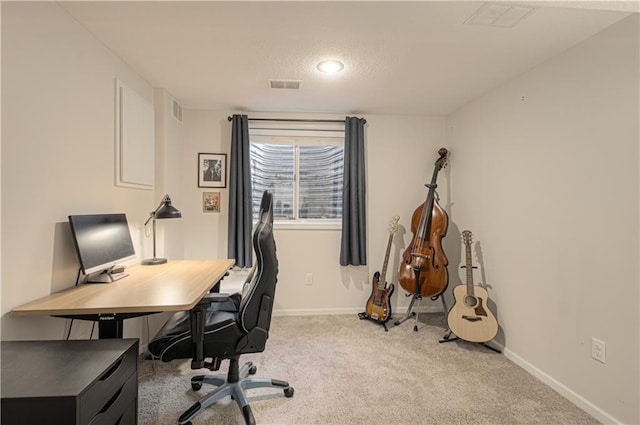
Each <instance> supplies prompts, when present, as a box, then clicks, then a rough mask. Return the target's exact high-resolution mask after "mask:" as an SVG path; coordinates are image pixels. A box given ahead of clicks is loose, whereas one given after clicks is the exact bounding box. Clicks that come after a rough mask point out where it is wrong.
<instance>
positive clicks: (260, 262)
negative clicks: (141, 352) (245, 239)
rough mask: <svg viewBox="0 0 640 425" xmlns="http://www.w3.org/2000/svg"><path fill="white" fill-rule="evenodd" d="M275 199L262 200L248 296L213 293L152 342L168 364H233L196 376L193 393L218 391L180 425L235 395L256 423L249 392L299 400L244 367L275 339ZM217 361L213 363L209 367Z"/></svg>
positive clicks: (283, 384)
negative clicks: (266, 390) (223, 372)
mask: <svg viewBox="0 0 640 425" xmlns="http://www.w3.org/2000/svg"><path fill="white" fill-rule="evenodd" d="M272 204H273V201H272V195H271V193H270V192H268V191H265V192H264V193H263V195H262V202H261V205H260V213H259V218H258V223H257V224H256V226H255V229H254V233H253V249H254V252H255V254H256V264H255V266H254V269H253V271H252V272H251V273H250V274H249V277H248V278H247V280H246V282H245V284H244V288H243V290H242V294H241V295H240V294H234V296H229V295H227V294H219V293H209V294H207V295H206V296H205V297H204V298H203V299H202V300H201V301H200V302H199V303H198V305H197V306H196V307H194V308H193V309H192V310H191V311H189V312H179V313H176V314H175V315H174V316H172V317H171V318H170V319H169V321H167V323H166V324H165V325H164V326H163V327H162V329H160V331H159V332H158V334H157V335H156V337H155V338H154V339H153V340H152V341H151V342H150V343H149V352H150V353H151V354H152V355H153V356H154V357H157V358H159V359H160V360H162V361H165V362H168V361H171V360H173V359H184V358H191V359H192V361H191V368H192V369H200V368H203V367H206V368H208V369H209V370H212V371H215V370H218V369H219V368H220V363H221V362H222V360H224V359H229V362H230V363H229V371H228V374H227V377H226V379H225V378H224V376H212V375H204V376H195V377H193V378H191V388H192V389H193V390H194V391H198V390H200V388H202V385H203V384H212V385H215V386H217V388H216V389H215V390H214V391H212V392H210V393H208V394H207V395H205V396H204V397H203V398H201V399H200V401H198V402H196V403H195V404H194V405H193V406H191V407H190V408H189V409H188V410H187V411H186V412H184V413H183V414H182V416H180V418H179V419H178V424H179V425H187V424H191V422H190V421H191V419H193V417H195V416H196V415H198V414H199V413H200V412H202V411H203V410H204V409H206V408H207V407H208V406H210V405H212V404H213V403H215V402H216V401H218V400H220V399H222V398H224V397H226V396H231V398H232V399H233V400H235V401H236V403H237V404H238V406H239V407H240V409H241V410H242V414H243V416H244V420H245V422H246V423H247V424H249V425H253V424H255V419H254V417H253V413H252V412H251V407H250V406H249V401H248V400H247V397H246V395H245V390H249V389H252V388H261V387H276V388H281V389H283V390H284V394H285V396H286V397H292V396H293V392H294V390H293V387H290V386H289V384H288V383H287V382H284V381H280V380H276V379H261V378H249V377H247V376H248V375H253V374H255V373H256V370H257V368H256V366H254V365H253V364H252V363H251V362H247V363H245V364H244V365H243V366H242V367H241V368H240V367H239V358H240V355H241V354H245V353H256V352H262V351H264V349H265V345H266V342H267V338H268V337H269V326H270V324H271V312H272V309H273V298H274V294H275V289H276V282H277V275H278V259H277V257H276V245H275V241H274V239H273V229H272V226H273V210H272ZM205 358H211V359H212V361H211V362H205Z"/></svg>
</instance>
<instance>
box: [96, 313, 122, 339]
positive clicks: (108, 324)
mask: <svg viewBox="0 0 640 425" xmlns="http://www.w3.org/2000/svg"><path fill="white" fill-rule="evenodd" d="M122 328H123V319H119V318H116V317H115V316H112V315H105V316H100V318H99V319H98V338H99V339H107V338H122Z"/></svg>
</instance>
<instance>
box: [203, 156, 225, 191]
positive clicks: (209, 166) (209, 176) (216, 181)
mask: <svg viewBox="0 0 640 425" xmlns="http://www.w3.org/2000/svg"><path fill="white" fill-rule="evenodd" d="M198 187H222V188H225V187H227V154H226V153H199V154H198Z"/></svg>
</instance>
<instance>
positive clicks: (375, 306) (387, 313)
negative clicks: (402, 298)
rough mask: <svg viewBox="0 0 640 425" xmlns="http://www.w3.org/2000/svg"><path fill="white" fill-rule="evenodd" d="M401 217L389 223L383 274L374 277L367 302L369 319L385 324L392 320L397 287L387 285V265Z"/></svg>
mask: <svg viewBox="0 0 640 425" xmlns="http://www.w3.org/2000/svg"><path fill="white" fill-rule="evenodd" d="M399 220H400V216H395V217H393V219H392V220H391V223H389V241H388V242H387V253H386V255H385V256H384V265H383V266H382V273H380V272H375V274H374V275H373V281H372V282H371V283H372V290H371V296H369V299H368V300H367V305H366V311H365V316H366V318H367V319H371V320H375V321H377V322H380V323H385V322H386V321H387V320H389V319H390V318H391V302H390V299H391V295H392V294H393V290H394V289H395V286H394V285H393V283H390V284H389V285H387V282H386V278H387V265H388V264H389V253H390V252H391V241H392V240H393V235H394V233H396V232H397V231H398V221H399Z"/></svg>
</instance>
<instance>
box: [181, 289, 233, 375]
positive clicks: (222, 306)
mask: <svg viewBox="0 0 640 425" xmlns="http://www.w3.org/2000/svg"><path fill="white" fill-rule="evenodd" d="M239 301H240V296H239V294H221V293H218V292H209V293H207V294H205V296H204V297H202V299H201V300H200V301H198V304H196V305H195V307H193V308H192V309H191V311H190V312H189V322H190V326H191V344H192V347H193V349H192V354H193V355H192V357H191V369H202V368H203V367H205V363H204V329H205V327H206V324H207V323H206V322H207V310H209V309H211V308H212V307H213V309H214V310H223V311H238V305H239ZM214 306H215V307H214Z"/></svg>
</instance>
